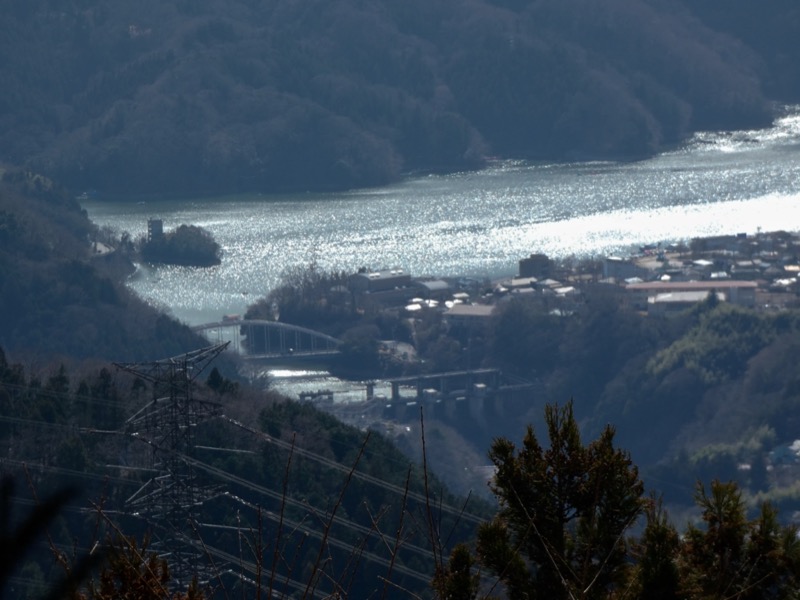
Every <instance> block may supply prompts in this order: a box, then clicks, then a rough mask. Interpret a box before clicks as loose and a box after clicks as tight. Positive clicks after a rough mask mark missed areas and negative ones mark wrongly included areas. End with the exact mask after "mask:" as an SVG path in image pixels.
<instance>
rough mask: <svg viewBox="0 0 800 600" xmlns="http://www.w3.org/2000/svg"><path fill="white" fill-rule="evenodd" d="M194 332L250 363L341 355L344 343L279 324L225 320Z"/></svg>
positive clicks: (205, 325)
mask: <svg viewBox="0 0 800 600" xmlns="http://www.w3.org/2000/svg"><path fill="white" fill-rule="evenodd" d="M192 330H193V331H195V332H196V333H199V334H201V335H203V336H205V337H206V338H207V339H208V340H209V341H211V342H215V343H222V342H230V343H231V348H232V349H233V350H234V352H236V353H237V354H239V355H240V356H241V357H242V358H245V359H249V360H271V359H272V360H274V359H284V360H288V359H291V360H295V359H297V360H300V359H304V358H324V357H330V356H335V355H337V354H339V347H340V346H341V345H342V341H341V340H339V339H337V338H335V337H332V336H330V335H327V334H324V333H321V332H319V331H314V330H313V329H308V328H306V327H299V326H298V325H290V324H288V323H281V322H279V321H263V320H246V319H238V320H233V319H231V320H224V321H219V322H217V323H206V324H204V325H196V326H194V327H192Z"/></svg>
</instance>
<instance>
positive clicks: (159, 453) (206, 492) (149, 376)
mask: <svg viewBox="0 0 800 600" xmlns="http://www.w3.org/2000/svg"><path fill="white" fill-rule="evenodd" d="M228 344H229V342H226V343H224V344H217V345H215V346H209V347H207V348H201V349H199V350H195V351H193V352H188V353H186V354H183V355H181V356H176V357H173V358H167V359H164V360H160V361H155V362H150V363H124V364H121V363H116V366H117V367H118V368H120V369H122V370H124V371H128V372H129V373H132V374H134V375H136V376H137V377H140V378H142V379H144V380H146V381H149V382H150V384H151V386H152V390H153V398H152V400H151V401H150V402H149V403H148V404H147V405H146V406H145V407H144V408H142V409H141V410H139V411H138V412H137V413H136V414H134V415H133V416H131V417H130V418H129V419H128V421H127V423H126V426H127V430H128V432H129V433H130V435H131V436H133V437H134V438H135V439H137V440H139V441H141V442H143V443H144V444H146V454H147V455H148V458H149V463H150V464H149V466H150V468H152V469H153V470H154V471H155V473H156V474H155V475H154V476H153V477H152V478H151V479H150V480H149V481H147V482H146V483H145V484H144V485H143V486H142V487H141V488H139V490H137V491H136V492H135V493H134V494H133V495H132V496H131V497H130V498H128V500H127V502H126V505H127V506H126V510H127V511H129V512H130V513H132V514H137V515H139V516H141V517H144V518H145V519H146V520H147V521H148V522H149V523H150V524H151V525H152V527H153V534H154V543H153V548H154V550H156V551H160V552H161V553H162V554H164V555H167V554H168V562H169V564H170V572H171V573H172V575H173V577H174V580H175V581H176V582H177V583H178V584H179V585H181V586H186V585H188V584H189V582H190V581H191V578H192V577H193V576H194V575H197V574H200V575H201V576H202V571H203V568H202V565H201V563H200V554H199V552H198V551H197V550H196V546H194V545H193V542H194V541H195V540H194V535H195V532H196V531H197V527H196V524H197V512H198V509H199V507H200V505H201V504H202V503H203V502H204V501H205V500H207V499H208V498H210V497H211V496H212V495H214V493H215V492H216V490H215V489H214V488H210V487H208V486H203V485H201V484H199V483H198V480H197V475H196V473H195V470H194V468H193V467H192V460H191V459H192V458H193V455H194V433H195V430H196V429H197V425H198V424H199V423H200V422H202V421H203V420H206V419H209V418H212V417H214V416H218V415H220V414H221V409H222V407H221V405H220V404H219V403H216V402H209V401H205V400H198V399H196V398H194V397H193V394H192V392H193V384H194V382H195V380H196V379H197V377H198V376H199V375H200V374H201V373H202V372H203V371H204V370H205V368H206V367H207V366H208V364H209V363H210V362H211V361H213V360H214V359H215V358H216V357H217V356H218V355H219V354H220V353H221V352H222V351H223V350H225V348H227V346H228Z"/></svg>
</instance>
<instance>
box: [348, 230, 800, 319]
mask: <svg viewBox="0 0 800 600" xmlns="http://www.w3.org/2000/svg"><path fill="white" fill-rule="evenodd" d="M799 256H800V234H794V233H786V232H775V233H759V234H757V235H745V234H737V235H730V236H718V237H712V238H701V239H696V240H693V241H692V242H691V244H689V245H685V246H683V245H682V246H674V245H673V246H668V247H667V246H665V247H661V246H660V245H658V246H652V247H647V248H643V249H642V251H641V253H640V254H638V255H636V256H632V257H628V258H621V257H607V258H605V259H603V260H602V261H585V262H583V263H579V264H577V265H575V266H570V267H567V266H565V265H563V264H560V263H556V262H554V261H552V260H551V259H549V258H548V257H547V256H545V255H543V254H532V255H531V256H529V257H527V258H524V259H522V260H520V261H519V272H518V275H517V276H515V277H510V278H507V279H504V280H501V281H496V282H492V283H488V282H483V283H481V282H478V281H475V280H464V279H461V280H445V279H421V278H415V277H412V275H411V274H410V273H408V272H406V271H404V270H403V269H386V270H381V271H369V270H365V269H364V270H361V271H360V272H358V273H356V274H354V275H352V276H351V278H350V283H349V288H350V291H351V292H352V293H353V294H354V296H355V297H356V298H357V301H358V302H359V303H360V304H362V305H367V304H373V305H378V306H382V307H396V308H400V309H402V310H405V311H406V312H408V313H414V312H417V311H422V310H426V309H436V310H440V311H443V312H444V315H445V318H446V319H447V320H448V322H449V323H450V324H452V325H460V326H471V325H474V324H478V323H482V322H485V320H486V319H488V318H490V317H491V316H492V314H493V312H494V310H495V308H496V306H497V305H498V304H499V303H501V302H503V301H504V300H505V299H507V298H514V297H528V298H530V299H531V301H536V302H539V303H541V304H543V306H544V308H546V309H547V310H549V311H551V312H553V311H557V312H560V313H561V314H565V313H569V312H572V311H574V310H577V309H578V308H579V306H580V305H581V304H582V303H583V302H584V299H585V297H586V295H587V294H590V293H607V294H608V293H610V294H614V295H616V296H618V298H619V301H620V302H621V303H622V304H624V305H626V306H629V307H631V308H632V309H635V310H639V311H642V312H646V313H647V314H653V315H663V314H668V313H670V312H676V311H681V310H684V309H686V308H687V307H689V306H691V305H693V304H695V303H697V302H700V301H703V300H705V299H707V298H708V297H709V296H710V295H712V294H713V295H715V296H716V298H717V299H718V300H719V301H721V302H730V303H733V304H738V305H741V306H746V307H751V308H754V307H757V308H773V307H774V308H780V307H785V306H789V305H792V304H793V303H794V302H795V301H796V299H797V295H798V293H800V283H799V282H798V276H800V261H799V260H798V257H799Z"/></svg>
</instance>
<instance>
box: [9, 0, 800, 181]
mask: <svg viewBox="0 0 800 600" xmlns="http://www.w3.org/2000/svg"><path fill="white" fill-rule="evenodd" d="M695 5H697V6H695ZM712 5H713V3H708V2H703V3H694V2H678V3H677V5H676V4H664V3H662V2H656V1H652V0H613V1H608V2H603V3H587V2H583V1H581V0H561V1H558V2H556V1H552V0H546V1H542V2H512V1H499V0H471V1H470V2H456V1H455V0H443V1H440V2H436V3H430V2H425V1H423V0H409V1H407V2H403V3H402V6H398V5H397V3H396V2H390V1H386V0H381V1H376V2H372V3H368V4H364V3H360V2H357V1H356V0H343V1H342V2H336V3H333V4H331V3H325V2H318V1H317V2H310V3H309V2H306V3H302V4H297V3H292V2H286V1H277V2H270V3H266V4H263V3H262V4H258V3H253V2H249V1H247V0H224V1H222V2H219V1H212V0H197V1H195V2H171V3H163V2H154V1H153V0H143V1H142V2H139V3H137V4H136V5H135V6H131V5H130V4H128V3H125V2H121V1H120V0H111V1H105V2H100V1H99V0H57V1H54V0H30V1H29V2H26V3H25V5H24V8H22V7H21V5H20V3H19V2H16V1H14V0H2V2H0V7H2V8H3V9H4V12H3V14H4V15H5V18H4V19H3V22H2V23H0V53H2V56H3V57H4V60H3V62H2V64H0V79H1V80H2V81H3V82H4V93H3V95H2V97H0V147H2V148H3V155H2V156H0V159H3V160H6V161H8V162H11V163H14V164H19V165H23V164H24V165H26V166H29V167H31V168H34V169H36V170H39V171H41V172H43V173H45V174H47V175H49V176H54V177H56V178H58V179H59V180H60V181H63V182H64V183H65V184H67V185H69V186H70V187H72V188H73V189H78V190H81V189H84V190H85V189H97V190H100V191H102V192H104V193H106V194H119V195H131V194H198V193H220V192H234V191H261V192H280V191H284V190H308V189H331V188H344V187H356V186H371V185H379V184H382V183H386V182H388V181H392V180H394V179H396V178H397V177H398V176H399V175H400V174H401V173H403V172H404V171H409V170H419V169H424V170H429V171H432V170H453V169H463V168H470V167H475V166H478V165H480V164H482V162H483V161H484V159H485V157H487V156H501V157H509V158H528V159H564V158H567V159H575V158H579V159H580V158H596V157H601V158H619V157H641V156H645V155H648V154H650V153H652V152H655V151H658V150H659V149H662V148H664V147H667V146H669V145H671V144H674V143H675V142H677V141H679V140H681V139H682V138H684V137H685V136H686V135H688V134H689V133H690V132H692V131H695V130H702V129H713V128H746V127H754V126H759V125H763V124H766V123H768V122H769V119H770V117H771V115H770V104H769V101H770V100H783V101H791V100H796V99H797V98H798V97H800V86H797V84H796V81H795V78H793V77H791V76H790V77H788V78H786V77H784V74H786V73H787V72H788V73H791V72H793V69H792V67H793V64H794V63H793V62H792V57H794V56H795V55H796V52H797V51H796V44H794V39H795V38H796V36H797V28H798V26H800V25H798V21H797V18H796V9H795V8H794V6H793V5H792V4H791V3H790V2H780V3H775V4H772V5H771V6H770V10H769V11H766V10H760V9H759V8H757V7H755V6H754V5H752V4H749V3H747V2H736V10H735V11H727V10H726V11H724V12H723V13H721V12H720V11H719V10H717V9H715V8H714V6H712ZM795 62H796V61H795ZM782 82H784V83H782ZM765 89H767V90H768V91H769V92H770V93H769V94H765V92H764V90H765Z"/></svg>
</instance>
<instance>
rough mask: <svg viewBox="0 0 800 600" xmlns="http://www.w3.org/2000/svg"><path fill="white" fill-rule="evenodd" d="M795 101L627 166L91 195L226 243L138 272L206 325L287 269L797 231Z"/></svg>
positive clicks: (457, 268) (99, 216) (505, 166)
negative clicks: (206, 256)
mask: <svg viewBox="0 0 800 600" xmlns="http://www.w3.org/2000/svg"><path fill="white" fill-rule="evenodd" d="M798 158H800V110H795V112H794V113H791V114H788V115H787V116H785V117H781V118H780V119H778V120H777V121H776V125H775V126H774V127H773V128H770V129H765V130H760V131H740V132H710V133H700V134H697V135H696V136H695V137H694V138H693V139H692V140H690V141H689V142H688V143H687V144H686V145H685V146H684V147H683V148H680V149H678V150H676V151H674V152H667V153H664V154H662V155H659V156H656V157H653V158H651V159H648V160H644V161H639V162H632V163H613V162H589V163H569V164H529V163H525V162H522V161H506V162H501V163H495V164H493V165H491V166H489V167H488V168H486V169H484V170H482V171H477V172H463V173H454V174H449V175H426V176H420V177H413V178H409V179H406V180H404V181H401V182H399V183H397V184H394V185H390V186H386V187H384V188H380V189H367V190H356V191H350V192H342V193H331V194H297V195H291V196H280V197H267V196H259V195H249V196H239V197H227V198H219V199H189V200H173V201H165V202H158V203H154V204H135V205H132V204H104V203H101V202H93V203H86V204H85V208H87V210H88V212H89V214H90V216H91V217H92V219H93V220H95V222H97V223H98V224H101V225H111V226H114V227H116V228H117V229H119V230H125V231H129V232H131V233H132V234H133V235H134V237H135V236H136V235H139V234H141V233H143V232H144V230H145V227H146V222H147V218H148V217H160V218H163V219H164V225H165V227H166V228H167V229H170V228H173V227H176V226H177V225H179V224H181V223H192V224H196V225H200V226H202V227H205V228H207V229H208V230H209V231H210V232H211V233H212V234H213V235H214V237H215V239H216V240H217V241H218V242H219V243H220V244H221V246H222V248H223V252H224V255H223V262H222V264H221V265H220V266H219V267H215V268H212V269H191V268H185V267H169V266H160V267H158V268H146V267H143V268H142V269H141V270H140V271H139V273H137V276H136V277H134V278H133V279H132V280H131V283H130V285H131V287H132V288H133V289H134V290H135V291H136V292H137V293H139V294H140V295H141V296H143V297H145V298H146V299H148V300H149V301H151V302H153V303H155V304H157V305H159V306H162V307H168V308H169V309H171V310H172V313H173V314H174V315H175V316H177V317H178V318H180V319H182V320H184V321H187V322H189V323H193V324H197V323H203V322H210V321H215V320H218V319H219V318H220V316H221V315H223V314H231V313H236V314H242V313H244V312H245V310H246V307H247V306H248V305H249V304H251V303H253V302H254V301H255V300H257V299H258V298H259V297H261V296H263V295H265V294H266V293H267V292H268V291H269V290H270V289H271V288H273V287H275V286H276V285H278V283H279V282H280V280H281V276H282V274H283V273H284V272H286V270H287V269H291V268H296V267H298V266H303V265H308V264H309V263H310V262H312V261H316V262H317V263H318V264H319V265H320V266H321V267H322V268H326V269H345V270H355V269H357V268H358V267H361V266H366V267H369V268H374V269H379V268H385V267H401V268H404V269H406V270H407V271H409V272H411V273H412V274H414V275H423V274H428V275H438V276H461V275H469V276H477V277H498V276H504V275H510V274H514V273H515V272H516V268H517V262H518V261H519V260H520V259H521V258H524V257H526V256H528V255H529V254H531V253H533V252H544V253H546V254H548V255H550V256H551V257H554V258H560V257H567V256H587V257H590V256H600V255H603V254H609V253H615V254H616V253H625V252H626V251H627V250H629V249H631V248H636V247H638V246H640V245H643V244H646V243H654V242H659V241H681V240H688V239H690V238H692V237H699V236H709V235H717V234H726V233H727V234H731V233H740V232H746V233H755V232H756V231H757V230H758V229H761V230H762V231H769V230H775V229H786V230H798V229H800V208H798V205H800V202H798V200H800V160H798Z"/></svg>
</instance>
